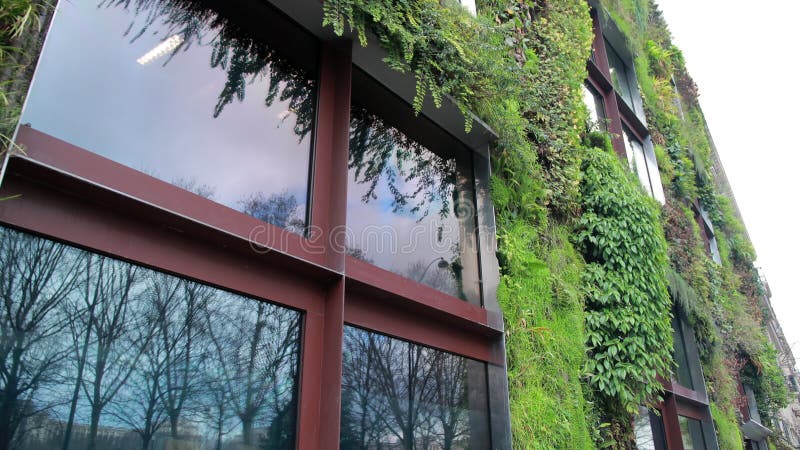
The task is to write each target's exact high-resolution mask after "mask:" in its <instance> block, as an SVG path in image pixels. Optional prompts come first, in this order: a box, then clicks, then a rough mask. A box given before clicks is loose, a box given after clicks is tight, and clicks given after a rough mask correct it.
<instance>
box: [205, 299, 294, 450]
mask: <svg viewBox="0 0 800 450" xmlns="http://www.w3.org/2000/svg"><path fill="white" fill-rule="evenodd" d="M296 315H297V313H296V312H294V311H291V310H287V309H284V308H278V307H275V306H272V305H268V304H266V303H261V302H258V303H246V304H241V305H238V307H237V308H231V309H230V310H226V311H219V312H218V313H217V314H216V316H217V317H213V318H212V316H210V315H207V324H208V330H209V337H210V339H211V345H212V347H213V352H214V357H215V358H216V359H217V361H216V362H217V363H218V364H219V367H218V370H219V373H220V374H221V376H222V383H221V386H220V387H221V388H222V389H223V390H224V394H223V395H219V397H223V398H225V399H226V400H227V401H228V407H229V408H230V409H231V411H232V412H233V413H234V414H235V415H236V417H238V419H239V421H240V423H241V427H242V428H241V429H242V431H241V439H242V443H243V444H245V445H253V444H255V442H256V440H255V439H254V438H255V437H256V436H255V435H254V427H255V426H256V425H259V424H261V425H264V424H266V423H268V422H267V420H269V419H272V418H273V417H274V415H275V414H276V412H278V411H280V410H282V409H283V408H284V407H285V406H286V403H291V401H292V396H293V390H294V386H293V384H292V383H291V382H290V381H291V380H292V379H293V378H292V376H293V374H294V373H296V369H294V368H293V366H294V365H295V364H296V360H297V354H298V351H299V343H298V339H297V336H298V327H299V321H298V320H296ZM212 319H213V320H212Z"/></svg>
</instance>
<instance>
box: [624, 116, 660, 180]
mask: <svg viewBox="0 0 800 450" xmlns="http://www.w3.org/2000/svg"><path fill="white" fill-rule="evenodd" d="M623 132H624V134H625V139H623V140H624V141H625V154H626V155H627V157H628V164H629V165H630V168H631V170H633V171H634V173H636V176H637V177H638V178H639V181H640V182H641V183H642V186H643V187H644V189H645V191H647V193H648V194H650V195H653V187H652V184H651V180H650V171H649V170H648V164H647V163H648V161H647V158H646V157H645V151H644V146H642V143H641V142H640V141H639V140H638V139H636V138H635V137H633V136H632V135H631V133H630V131H628V130H627V129H625V130H624V131H623ZM656 170H658V168H656Z"/></svg>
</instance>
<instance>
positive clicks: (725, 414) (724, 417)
mask: <svg viewBox="0 0 800 450" xmlns="http://www.w3.org/2000/svg"><path fill="white" fill-rule="evenodd" d="M711 417H712V418H713V419H714V425H715V427H716V429H717V435H718V436H719V449H720V450H744V445H743V444H742V443H743V442H744V440H743V439H742V433H741V432H739V426H738V424H737V422H736V415H735V414H733V411H732V410H728V411H725V410H721V409H719V407H718V406H717V405H715V404H713V403H712V404H711Z"/></svg>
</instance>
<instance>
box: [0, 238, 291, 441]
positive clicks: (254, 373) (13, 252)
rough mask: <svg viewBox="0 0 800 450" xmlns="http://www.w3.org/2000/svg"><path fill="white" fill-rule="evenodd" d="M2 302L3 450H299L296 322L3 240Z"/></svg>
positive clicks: (66, 249) (156, 278)
mask: <svg viewBox="0 0 800 450" xmlns="http://www.w3.org/2000/svg"><path fill="white" fill-rule="evenodd" d="M0 297H1V298H2V299H3V303H4V305H5V306H4V308H3V310H2V312H0V328H1V329H2V335H1V336H0V338H1V339H0V372H1V373H2V377H0V382H1V383H2V385H1V386H0V391H2V392H3V393H4V395H3V396H0V403H2V404H0V411H2V414H0V430H2V431H3V433H0V434H1V435H2V436H3V438H4V439H6V442H4V443H2V444H5V445H3V446H4V447H5V448H8V447H7V445H8V444H9V443H14V445H15V446H16V447H15V448H21V449H25V450H28V449H44V448H48V449H49V448H87V449H95V448H97V449H102V448H115V449H148V448H181V449H187V450H190V449H211V448H216V449H227V448H245V447H243V446H248V445H258V446H259V448H267V449H288V448H294V440H295V427H296V424H295V421H296V416H297V395H298V388H297V374H298V361H299V354H300V327H301V314H300V313H298V312H297V311H294V310H291V309H288V308H283V307H280V306H276V305H273V304H270V303H265V302H262V301H259V300H255V299H252V298H247V297H243V296H240V295H236V294H232V293H230V292H226V291H222V290H220V289H216V288H213V287H210V286H207V285H203V284H199V283H196V282H193V281H189V280H186V279H182V278H178V277H175V276H172V275H167V274H164V273H160V272H156V271H153V270H150V269H146V268H143V267H140V266H136V265H132V264H129V263H126V262H122V261H119V260H116V259H111V258H108V257H105V256H100V255H97V254H94V253H90V252H87V251H83V250H79V249H77V248H74V247H70V246H67V245H64V244H61V243H57V242H54V241H50V240H47V239H44V238H39V237H36V236H32V235H29V234H26V233H22V232H18V231H15V230H12V229H8V228H0ZM247 448H252V447H247Z"/></svg>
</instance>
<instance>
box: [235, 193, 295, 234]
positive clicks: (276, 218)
mask: <svg viewBox="0 0 800 450" xmlns="http://www.w3.org/2000/svg"><path fill="white" fill-rule="evenodd" d="M242 212H244V213H245V214H247V215H250V216H253V217H255V218H256V219H259V220H263V221H264V222H268V223H271V224H273V225H275V226H277V227H281V228H285V229H287V230H289V231H292V232H295V233H302V232H303V229H304V228H305V223H306V221H305V218H304V217H303V215H302V214H303V208H302V207H301V205H300V203H299V202H298V201H297V198H296V197H295V196H294V195H292V194H290V193H289V192H288V191H283V192H281V193H279V194H271V195H270V196H269V197H266V196H265V195H264V193H263V192H259V193H257V194H254V195H252V196H251V197H250V198H248V199H246V200H244V201H243V202H242Z"/></svg>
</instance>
